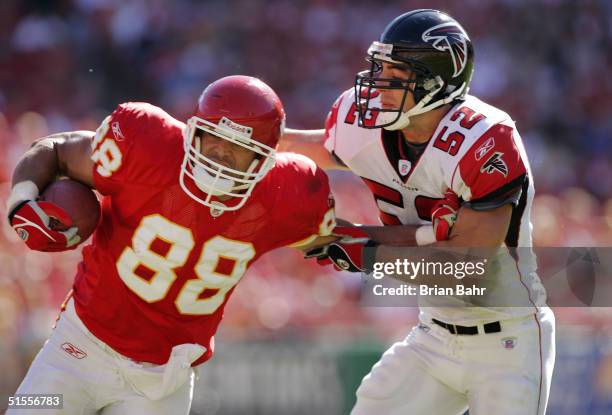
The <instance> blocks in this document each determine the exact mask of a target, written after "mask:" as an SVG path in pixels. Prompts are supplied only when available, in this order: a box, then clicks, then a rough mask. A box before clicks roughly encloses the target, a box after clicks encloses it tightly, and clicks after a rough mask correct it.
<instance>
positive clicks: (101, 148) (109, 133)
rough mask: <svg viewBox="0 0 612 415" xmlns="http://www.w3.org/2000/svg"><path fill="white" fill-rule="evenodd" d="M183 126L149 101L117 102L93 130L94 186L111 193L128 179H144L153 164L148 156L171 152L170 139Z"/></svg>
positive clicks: (144, 180)
mask: <svg viewBox="0 0 612 415" xmlns="http://www.w3.org/2000/svg"><path fill="white" fill-rule="evenodd" d="M182 126H183V124H182V123H180V122H179V121H177V120H175V119H174V118H172V117H171V116H170V115H168V114H167V113H166V112H165V111H163V110H162V109H160V108H158V107H155V106H153V105H151V104H147V103H142V102H128V103H124V104H120V105H119V106H118V107H117V109H115V111H113V113H112V114H111V115H110V116H108V117H106V119H105V120H104V121H103V122H102V124H101V125H100V127H99V128H98V129H97V130H96V136H95V138H94V140H93V142H92V155H91V159H92V160H93V161H94V181H95V185H96V189H98V190H99V191H100V192H101V193H102V194H110V193H114V192H116V191H118V190H119V189H120V188H121V184H122V183H125V182H127V181H136V182H142V183H143V184H144V183H146V182H147V180H148V178H149V177H148V174H149V170H151V167H152V165H154V164H155V163H151V160H150V158H151V157H157V158H159V157H160V156H162V155H163V156H165V157H168V156H170V154H169V151H170V150H171V148H172V145H171V142H172V141H175V140H176V139H177V136H179V138H180V135H181V131H182ZM169 144H170V146H169ZM170 153H172V152H171V151H170Z"/></svg>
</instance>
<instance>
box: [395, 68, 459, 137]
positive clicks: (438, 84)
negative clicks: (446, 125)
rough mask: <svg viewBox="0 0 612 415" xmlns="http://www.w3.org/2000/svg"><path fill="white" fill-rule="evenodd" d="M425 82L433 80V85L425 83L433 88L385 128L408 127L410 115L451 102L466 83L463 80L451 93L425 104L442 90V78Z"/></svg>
mask: <svg viewBox="0 0 612 415" xmlns="http://www.w3.org/2000/svg"><path fill="white" fill-rule="evenodd" d="M427 82H434V84H433V85H426V86H429V88H430V89H431V88H433V89H432V90H431V91H430V92H429V93H428V94H427V95H425V96H424V97H423V99H421V100H420V101H419V102H418V103H417V104H416V105H415V106H414V107H412V108H410V109H409V110H408V111H406V112H402V115H400V117H399V118H398V119H397V121H395V122H394V123H393V124H391V125H389V126H387V127H384V129H385V130H389V131H395V130H401V129H403V128H406V127H408V126H409V125H410V117H414V116H415V115H419V114H424V113H426V112H429V111H431V110H433V109H436V108H438V107H441V106H442V105H445V104H448V103H450V102H453V101H454V100H455V98H457V97H458V96H461V94H462V93H463V91H464V90H465V89H466V87H467V83H465V82H464V83H463V84H462V85H461V87H460V88H457V89H456V90H455V91H453V93H451V94H450V95H449V96H447V97H446V98H444V99H439V100H437V101H435V102H432V103H431V104H429V105H427V104H428V103H429V101H431V100H432V99H433V97H434V96H435V95H436V94H437V93H438V92H440V91H441V90H442V87H443V86H444V81H443V80H442V78H440V77H439V76H437V77H436V78H435V79H430V80H428V81H426V83H427Z"/></svg>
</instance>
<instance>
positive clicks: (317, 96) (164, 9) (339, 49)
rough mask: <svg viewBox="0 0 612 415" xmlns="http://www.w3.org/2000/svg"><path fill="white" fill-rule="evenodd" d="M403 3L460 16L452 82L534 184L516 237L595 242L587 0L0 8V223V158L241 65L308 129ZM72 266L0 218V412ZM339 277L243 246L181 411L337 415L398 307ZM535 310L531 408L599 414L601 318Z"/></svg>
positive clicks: (355, 193) (594, 40)
mask: <svg viewBox="0 0 612 415" xmlns="http://www.w3.org/2000/svg"><path fill="white" fill-rule="evenodd" d="M423 7H426V8H438V9H441V10H445V11H447V12H449V13H450V14H451V15H453V16H454V17H455V18H456V19H457V20H459V21H460V22H461V23H462V25H463V26H464V28H465V29H466V30H467V32H468V33H469V34H470V36H471V38H472V41H473V42H474V45H475V50H476V65H475V74H474V78H473V82H472V87H471V93H472V94H474V95H477V96H479V97H480V98H482V99H484V100H485V101H487V102H489V103H491V104H493V105H496V106H498V107H500V108H502V109H503V110H506V111H507V112H509V113H510V114H511V115H512V116H513V118H514V119H515V120H516V121H517V124H518V128H519V131H520V132H521V134H522V137H523V140H524V141H525V144H526V147H527V152H528V155H529V158H530V161H531V164H532V168H533V171H534V176H535V185H536V192H537V197H536V199H535V207H534V211H533V216H532V222H533V225H534V237H535V244H536V245H538V246H600V247H605V246H612V190H611V189H612V141H611V140H610V138H611V135H612V116H611V114H612V98H611V97H612V76H610V70H609V68H610V67H611V66H612V42H611V37H612V3H611V2H609V1H605V0H600V1H596V0H584V1H563V0H539V1H531V0H495V1H486V2H485V1H480V0H464V1H456V2H451V1H441V0H429V1H385V2H377V1H362V0H352V1H347V0H310V1H306V0H301V1H290V0H271V1H256V0H238V1H222V0H218V1H216V0H215V1H195V0H192V1H187V0H181V1H170V0H57V1H52V0H46V1H44V0H38V1H17V0H5V1H2V2H0V144H1V149H0V202H2V203H0V213H1V215H0V218H3V217H5V212H4V208H5V207H4V201H5V200H6V196H7V193H8V189H9V181H10V176H11V172H12V169H13V167H14V165H15V163H16V161H17V159H18V157H19V156H20V155H21V154H22V153H23V152H24V150H25V149H26V148H27V147H28V146H29V145H30V143H31V142H32V141H33V140H34V139H36V138H38V137H42V136H45V135H47V134H50V133H54V132H59V131H67V130H76V129H90V130H93V129H95V128H97V126H98V124H99V123H100V122H101V120H102V119H103V118H104V117H105V116H106V115H107V114H108V113H109V112H111V111H112V110H113V109H114V107H115V106H116V105H117V104H119V103H121V102H124V101H147V102H151V103H153V104H156V105H159V106H161V107H162V108H164V109H165V110H166V111H168V112H169V113H170V114H172V115H174V116H175V117H177V118H178V119H186V118H187V117H188V116H190V114H191V111H192V110H193V108H194V105H195V102H196V100H197V96H198V95H199V93H200V92H201V90H202V89H203V87H205V86H206V85H207V84H208V83H209V82H211V81H213V80H215V79H217V78H219V77H222V76H225V75H229V74H247V75H252V76H258V77H260V78H262V79H263V80H265V81H266V82H267V83H268V84H270V85H271V86H272V87H273V88H274V89H275V90H276V91H277V92H278V94H279V96H280V97H281V99H282V100H283V101H284V104H285V108H286V110H287V113H288V125H289V126H290V127H296V128H297V127H299V128H321V127H322V125H323V121H324V119H325V116H326V114H327V111H328V110H329V107H330V106H331V103H332V102H333V101H334V99H335V98H336V97H337V96H338V95H339V94H340V93H341V92H342V91H343V90H345V89H347V88H349V87H351V85H352V82H353V79H354V75H355V73H356V72H357V71H358V70H361V69H363V67H364V66H365V62H364V59H363V58H364V56H365V51H366V50H367V47H368V46H369V44H370V43H371V41H372V40H375V39H376V38H377V37H378V35H379V34H380V32H381V31H382V29H383V28H384V26H385V25H386V23H388V22H389V21H390V20H391V19H392V18H393V17H395V16H396V15H398V14H400V13H402V12H404V11H408V10H411V9H414V8H423ZM331 178H332V185H333V188H334V191H335V194H336V198H337V200H338V213H339V216H340V217H344V218H346V219H349V220H352V221H354V222H359V223H376V220H377V219H376V218H377V211H376V208H375V205H374V201H373V199H372V198H371V196H370V195H369V193H368V191H367V190H366V189H365V188H364V186H363V185H362V184H361V183H360V181H358V180H356V179H355V178H354V177H352V176H351V175H350V174H348V173H332V174H331ZM78 259H79V252H71V253H65V254H55V255H47V254H41V253H36V252H29V251H28V250H26V249H25V247H24V245H23V244H20V243H19V242H18V241H17V239H16V236H15V235H14V234H13V232H12V230H11V229H10V228H9V227H8V224H7V223H6V221H5V220H0V372H1V375H0V407H3V405H5V403H6V397H7V396H8V395H10V394H12V393H13V392H14V390H15V388H16V387H17V385H18V383H19V381H20V380H21V378H22V377H23V375H24V373H25V371H26V370H27V367H28V365H29V363H30V361H31V359H32V358H33V356H34V355H35V353H36V352H37V350H38V349H39V348H40V346H41V345H42V342H43V341H44V339H45V338H46V337H47V336H48V334H49V331H50V327H51V324H52V322H53V320H54V317H55V314H56V312H57V310H58V307H59V304H60V303H61V301H62V299H63V297H64V296H65V294H66V292H67V290H68V288H69V287H70V285H71V282H72V279H73V275H74V269H75V264H76V263H77V261H78ZM359 286H360V281H359V280H358V279H355V278H354V277H353V276H352V275H344V274H339V273H334V272H333V271H332V270H330V269H324V268H321V267H317V266H316V265H315V264H311V263H306V262H304V261H302V260H301V257H300V255H299V254H298V253H294V252H291V251H289V250H282V251H279V252H277V253H274V254H269V255H267V256H265V257H264V258H262V259H261V261H260V262H259V263H258V264H257V265H256V266H255V267H254V268H253V269H251V270H250V271H249V272H248V273H247V275H246V276H245V278H244V279H243V281H242V282H241V284H240V286H239V288H238V289H237V290H236V293H235V294H234V297H233V298H232V300H231V301H230V305H229V306H228V308H227V311H226V317H225V320H224V322H223V324H222V329H221V331H220V335H219V336H218V340H217V345H218V355H217V357H215V359H213V361H212V362H210V364H209V365H207V366H208V367H207V368H205V369H203V371H202V380H201V381H200V383H199V384H198V390H197V391H196V398H195V402H194V407H193V411H192V413H193V414H233V413H241V414H245V413H249V414H251V413H252V414H258V413H261V414H276V413H278V414H281V413H282V414H293V413H295V414H298V413H312V412H313V411H319V413H323V414H330V415H331V414H339V413H344V412H345V411H346V408H347V407H349V406H350V403H351V400H352V393H353V392H354V389H355V387H356V384H357V383H358V382H359V379H360V377H361V376H362V375H363V374H364V371H367V368H368V367H369V364H370V363H371V361H372V360H373V359H374V360H375V359H376V358H377V356H378V353H380V351H382V350H383V349H384V347H385V346H386V345H388V344H389V343H390V342H392V341H395V340H398V339H401V338H402V337H403V336H404V335H405V334H406V333H407V331H408V328H409V327H410V325H411V324H412V323H414V322H415V320H416V315H417V314H416V310H415V309H411V308H371V307H361V306H360V304H359ZM555 311H556V314H557V321H558V322H559V323H560V324H559V346H558V350H559V355H558V356H557V368H556V376H555V380H554V383H553V389H552V397H551V405H550V406H551V410H550V412H549V413H551V414H570V413H571V414H586V413H588V414H599V413H601V414H603V413H610V411H612V400H611V398H610V396H612V347H611V345H612V341H611V340H610V338H609V337H608V336H609V335H608V333H609V329H610V327H611V326H612V325H611V323H612V313H611V312H610V311H608V309H605V308H598V309H589V308H581V309H569V308H558V309H556V310H555ZM261 379H263V380H264V382H259V380H261ZM247 408H248V409H247Z"/></svg>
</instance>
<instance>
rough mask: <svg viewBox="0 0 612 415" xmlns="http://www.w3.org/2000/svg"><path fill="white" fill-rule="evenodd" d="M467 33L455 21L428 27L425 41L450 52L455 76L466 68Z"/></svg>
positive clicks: (424, 34)
mask: <svg viewBox="0 0 612 415" xmlns="http://www.w3.org/2000/svg"><path fill="white" fill-rule="evenodd" d="M466 39H467V35H466V34H465V32H464V31H463V29H462V28H461V27H459V26H457V24H456V23H454V22H448V23H442V24H439V25H436V26H434V27H431V28H429V29H427V30H426V31H425V32H424V33H423V41H425V42H431V44H432V46H433V47H434V48H436V49H437V50H439V51H441V52H448V53H450V55H451V58H452V60H453V69H454V71H453V78H455V77H456V76H458V75H460V74H461V72H463V70H464V69H465V65H466V63H467V57H468V46H467V40H466Z"/></svg>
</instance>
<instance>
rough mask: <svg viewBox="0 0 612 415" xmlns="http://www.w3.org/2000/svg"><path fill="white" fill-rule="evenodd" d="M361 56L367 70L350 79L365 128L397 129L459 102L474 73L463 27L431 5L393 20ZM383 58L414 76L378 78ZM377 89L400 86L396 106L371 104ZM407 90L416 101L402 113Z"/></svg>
mask: <svg viewBox="0 0 612 415" xmlns="http://www.w3.org/2000/svg"><path fill="white" fill-rule="evenodd" d="M366 59H367V60H368V61H369V62H370V63H371V67H370V70H366V71H363V72H360V73H358V74H357V76H356V78H355V104H356V107H357V112H358V114H359V125H360V126H362V127H365V128H385V129H388V130H399V129H402V128H405V127H407V126H408V125H409V123H410V117H411V116H414V115H417V114H422V113H425V112H427V111H431V110H432V109H435V108H438V107H440V106H442V105H444V104H447V103H450V102H453V101H459V100H463V99H464V97H465V94H467V92H468V89H469V84H470V80H471V79H472V73H473V71H474V49H473V47H472V42H471V41H470V38H469V37H468V35H467V33H466V32H465V30H464V29H463V28H462V27H461V25H460V24H459V23H458V22H457V21H456V20H455V19H453V18H452V17H450V16H449V15H447V14H445V13H443V12H440V11H438V10H430V9H420V10H413V11H411V12H408V13H405V14H402V15H401V16H398V17H396V18H395V19H393V21H392V22H391V23H389V25H387V27H386V28H385V30H384V32H383V33H382V35H381V36H380V40H379V41H377V42H373V43H372V45H371V46H370V48H369V49H368V57H367V58H366ZM382 62H388V63H392V64H394V65H397V66H400V67H405V68H406V69H408V70H410V71H412V73H414V75H415V78H414V79H411V80H406V81H398V80H397V79H391V78H386V79H385V78H380V73H381V71H382ZM382 89H387V90H388V89H400V90H404V95H403V98H402V103H401V105H400V106H399V107H398V108H375V107H371V106H370V104H371V99H372V98H373V97H374V96H375V95H376V92H375V90H382ZM408 93H411V94H413V96H414V101H415V103H416V105H415V106H414V107H413V108H411V109H410V110H408V111H406V112H404V111H402V108H403V106H404V103H405V101H406V96H407V94H408ZM376 113H378V116H376V117H375V116H374V115H375V114H376ZM374 119H376V122H373V121H374Z"/></svg>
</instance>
